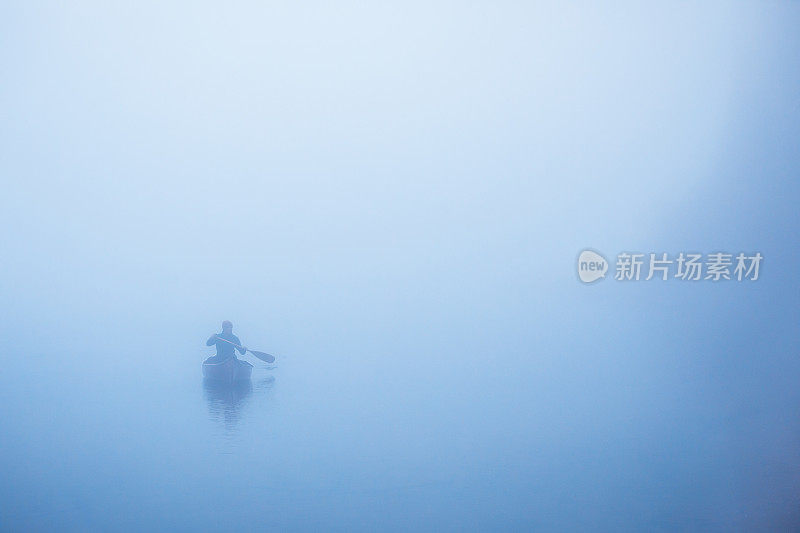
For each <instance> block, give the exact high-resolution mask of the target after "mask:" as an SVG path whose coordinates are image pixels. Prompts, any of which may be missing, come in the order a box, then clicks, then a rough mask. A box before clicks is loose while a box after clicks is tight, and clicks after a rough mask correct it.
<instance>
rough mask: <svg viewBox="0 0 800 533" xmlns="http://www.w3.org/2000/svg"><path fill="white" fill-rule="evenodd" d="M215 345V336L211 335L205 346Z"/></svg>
mask: <svg viewBox="0 0 800 533" xmlns="http://www.w3.org/2000/svg"><path fill="white" fill-rule="evenodd" d="M215 344H217V334H216V333H215V334H214V335H211V336H210V337H209V338H208V340H207V341H206V346H214V345H215Z"/></svg>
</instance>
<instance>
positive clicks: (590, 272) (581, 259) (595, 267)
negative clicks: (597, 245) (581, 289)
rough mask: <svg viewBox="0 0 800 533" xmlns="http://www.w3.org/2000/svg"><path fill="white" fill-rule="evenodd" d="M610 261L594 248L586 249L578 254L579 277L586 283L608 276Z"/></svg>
mask: <svg viewBox="0 0 800 533" xmlns="http://www.w3.org/2000/svg"><path fill="white" fill-rule="evenodd" d="M607 271H608V261H606V258H605V257H603V256H602V255H600V254H598V253H597V252H593V251H592V250H584V251H582V252H581V255H579V256H578V277H579V278H580V279H581V281H582V282H584V283H592V282H593V281H597V280H598V279H600V278H604V277H606V272H607Z"/></svg>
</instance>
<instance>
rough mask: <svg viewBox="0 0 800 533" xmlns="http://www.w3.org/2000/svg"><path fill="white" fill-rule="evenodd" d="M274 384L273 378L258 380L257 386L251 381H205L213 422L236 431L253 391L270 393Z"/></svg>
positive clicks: (205, 394) (205, 390)
mask: <svg viewBox="0 0 800 533" xmlns="http://www.w3.org/2000/svg"><path fill="white" fill-rule="evenodd" d="M274 382H275V378H274V377H273V376H267V377H265V378H262V379H259V380H256V381H255V386H254V385H253V382H251V381H250V380H247V381H242V382H237V383H231V384H227V383H219V382H215V381H209V380H203V393H204V396H205V399H206V401H207V402H208V412H209V416H210V417H211V419H212V420H217V421H219V422H221V423H222V424H223V426H224V427H225V429H226V430H228V431H231V430H234V429H235V428H236V425H237V424H238V422H239V420H240V419H241V415H242V410H243V409H244V408H245V406H246V405H247V404H248V403H249V400H250V398H251V396H252V394H253V391H255V392H256V394H261V393H264V392H266V391H269V390H270V389H271V388H272V385H273V383H274Z"/></svg>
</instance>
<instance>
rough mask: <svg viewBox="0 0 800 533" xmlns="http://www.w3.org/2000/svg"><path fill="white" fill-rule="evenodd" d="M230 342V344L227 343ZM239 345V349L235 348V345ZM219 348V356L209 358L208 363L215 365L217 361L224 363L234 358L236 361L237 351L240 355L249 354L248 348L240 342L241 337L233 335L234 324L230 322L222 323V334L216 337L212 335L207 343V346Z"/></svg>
mask: <svg viewBox="0 0 800 533" xmlns="http://www.w3.org/2000/svg"><path fill="white" fill-rule="evenodd" d="M225 341H228V342H225ZM231 343H234V344H237V345H238V346H239V348H237V347H236V346H234V345H233V344H231ZM214 345H216V347H217V355H215V356H213V357H209V358H208V359H207V362H209V363H215V362H217V361H224V360H225V359H228V358H229V357H233V358H234V359H236V350H237V349H238V350H239V353H240V354H242V355H244V354H245V352H247V348H246V347H244V346H242V341H240V340H239V337H237V336H236V335H234V334H233V324H232V323H231V321H230V320H226V321H225V322H223V323H222V333H217V334H215V335H211V337H209V338H208V340H207V341H206V346H214Z"/></svg>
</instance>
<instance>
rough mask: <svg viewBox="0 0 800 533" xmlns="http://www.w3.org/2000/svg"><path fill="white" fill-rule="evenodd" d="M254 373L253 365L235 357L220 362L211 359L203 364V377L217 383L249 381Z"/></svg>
mask: <svg viewBox="0 0 800 533" xmlns="http://www.w3.org/2000/svg"><path fill="white" fill-rule="evenodd" d="M252 372H253V365H251V364H250V363H248V362H247V361H242V360H241V359H237V358H235V357H229V358H227V359H225V360H224V361H219V362H217V361H214V358H213V357H210V358H208V359H206V360H205V361H204V362H203V377H204V378H205V379H206V380H208V381H213V382H217V383H234V382H237V381H247V380H249V379H250V374H251V373H252Z"/></svg>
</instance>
